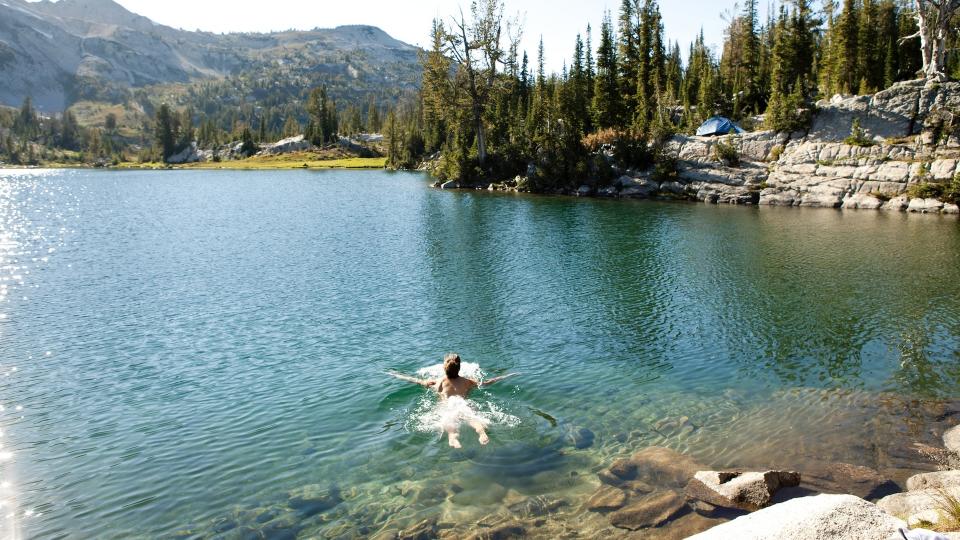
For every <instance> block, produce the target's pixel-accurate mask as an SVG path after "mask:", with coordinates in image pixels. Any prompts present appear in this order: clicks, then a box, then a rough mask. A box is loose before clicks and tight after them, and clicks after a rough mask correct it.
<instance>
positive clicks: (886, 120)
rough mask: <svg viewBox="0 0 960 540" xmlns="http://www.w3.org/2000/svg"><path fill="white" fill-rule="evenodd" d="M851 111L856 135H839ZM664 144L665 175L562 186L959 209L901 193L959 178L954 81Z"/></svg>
mask: <svg viewBox="0 0 960 540" xmlns="http://www.w3.org/2000/svg"><path fill="white" fill-rule="evenodd" d="M854 120H858V121H859V124H860V126H861V128H862V136H861V137H860V138H858V140H856V141H848V139H849V137H850V136H851V127H852V125H853V122H854ZM851 142H853V143H854V144H850V143H851ZM721 143H722V144H729V145H732V146H733V147H734V148H735V149H736V155H737V156H738V158H739V159H738V160H737V161H739V162H738V163H731V162H730V161H729V160H727V161H726V162H724V161H723V160H721V159H720V158H719V157H718V154H719V153H718V152H717V145H718V144H721ZM665 153H666V159H668V160H670V161H672V162H675V164H676V165H675V169H676V175H675V177H673V178H669V179H666V180H660V181H658V180H657V179H655V178H654V175H653V172H652V171H630V170H628V171H621V172H622V173H623V174H622V176H620V178H619V179H617V180H616V181H615V182H614V183H613V184H612V185H610V186H605V187H600V188H595V187H592V186H590V185H583V186H581V187H580V188H579V189H578V190H576V191H575V192H573V193H569V194H571V195H577V196H595V197H616V198H631V199H685V200H693V201H702V202H706V203H713V204H748V205H768V206H803V207H819V208H842V209H845V210H847V209H882V210H894V211H906V212H914V213H934V214H950V215H960V207H958V205H957V204H955V202H951V201H943V200H939V199H937V198H933V197H920V196H911V190H910V188H911V187H913V186H917V185H920V184H940V185H947V184H949V183H950V182H953V181H954V180H955V179H956V178H958V177H960V83H957V82H951V83H927V82H925V81H923V80H917V81H907V82H902V83H898V84H896V85H894V86H892V87H890V88H888V89H886V90H884V91H882V92H879V93H877V94H875V95H873V96H853V97H844V96H835V97H834V98H833V99H831V100H828V101H821V102H819V103H817V111H816V114H815V116H814V120H813V123H812V125H811V128H810V130H809V131H808V132H805V133H803V132H798V133H776V132H772V131H759V132H753V133H746V134H743V135H736V136H728V137H692V136H683V135H678V136H675V137H673V138H672V139H671V140H670V141H668V142H667V144H666V152H665ZM525 183H526V179H525V178H522V177H518V178H516V179H514V180H511V181H509V182H505V183H499V184H488V185H483V186H460V185H459V184H458V183H456V182H447V183H444V184H439V183H438V184H436V186H437V187H442V188H448V189H449V188H461V187H463V188H474V189H477V188H480V189H489V190H492V191H496V190H500V191H524V184H525Z"/></svg>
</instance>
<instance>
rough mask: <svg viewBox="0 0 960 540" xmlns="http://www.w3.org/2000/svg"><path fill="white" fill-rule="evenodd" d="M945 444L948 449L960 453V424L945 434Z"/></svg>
mask: <svg viewBox="0 0 960 540" xmlns="http://www.w3.org/2000/svg"><path fill="white" fill-rule="evenodd" d="M943 444H944V446H946V447H947V450H949V451H951V452H953V453H954V454H960V426H955V427H953V428H950V429H948V430H947V432H946V433H944V434H943Z"/></svg>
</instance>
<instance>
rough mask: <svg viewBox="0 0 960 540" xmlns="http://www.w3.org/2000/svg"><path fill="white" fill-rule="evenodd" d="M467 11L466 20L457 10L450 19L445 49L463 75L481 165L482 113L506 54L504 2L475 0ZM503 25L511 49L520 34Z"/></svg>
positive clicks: (484, 157)
mask: <svg viewBox="0 0 960 540" xmlns="http://www.w3.org/2000/svg"><path fill="white" fill-rule="evenodd" d="M470 15H471V20H470V21H469V22H468V21H467V20H466V17H465V16H464V14H463V11H462V10H461V11H460V18H459V19H455V20H454V21H453V29H454V30H455V32H452V33H450V34H448V35H447V41H448V45H449V47H448V50H449V51H450V53H451V54H452V55H453V58H454V60H456V62H457V65H458V66H459V68H460V69H461V70H462V72H463V74H464V76H465V77H466V85H467V95H468V96H469V98H470V111H471V120H472V124H473V129H474V134H475V135H476V138H477V160H478V161H479V164H480V166H481V167H483V166H484V164H485V163H486V160H487V135H486V128H485V127H484V114H485V113H486V111H487V105H488V104H489V102H490V96H491V94H492V93H493V90H494V86H495V85H496V84H497V67H498V64H503V63H504V57H506V56H507V52H506V50H505V49H504V48H503V46H502V45H501V42H502V41H503V34H504V24H505V23H504V18H503V3H502V2H501V0H476V1H474V2H473V4H471V7H470ZM506 25H507V29H506V30H507V34H508V36H509V37H508V39H509V41H510V42H511V43H510V48H511V49H513V48H515V47H516V44H517V42H519V40H520V36H519V33H518V34H517V35H513V34H512V33H511V32H510V29H511V26H512V25H513V23H512V21H509V22H507V23H506Z"/></svg>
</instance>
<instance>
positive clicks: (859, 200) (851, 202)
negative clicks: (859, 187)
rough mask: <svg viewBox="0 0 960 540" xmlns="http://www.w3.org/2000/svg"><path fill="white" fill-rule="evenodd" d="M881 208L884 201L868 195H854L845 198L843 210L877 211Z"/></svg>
mask: <svg viewBox="0 0 960 540" xmlns="http://www.w3.org/2000/svg"><path fill="white" fill-rule="evenodd" d="M881 206H883V201H881V200H880V199H878V198H876V197H874V196H873V195H868V194H866V193H854V194H848V195H847V196H846V197H844V198H843V206H842V208H843V209H844V210H848V209H851V208H860V209H867V210H877V209H879V208H880V207H881Z"/></svg>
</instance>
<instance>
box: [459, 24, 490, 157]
mask: <svg viewBox="0 0 960 540" xmlns="http://www.w3.org/2000/svg"><path fill="white" fill-rule="evenodd" d="M458 26H459V27H460V36H461V38H462V39H463V65H464V67H465V68H466V70H467V80H468V81H469V83H470V101H471V102H472V107H471V110H472V112H473V124H474V126H475V127H474V129H475V130H476V132H477V161H479V163H480V166H481V167H483V165H484V164H485V163H486V161H487V136H486V132H485V131H484V128H483V111H482V107H481V103H480V92H479V91H478V90H477V73H476V70H475V69H474V67H473V61H472V60H471V58H470V40H469V39H468V38H467V22H466V20H464V18H463V13H462V12H461V13H460V24H459V25H458Z"/></svg>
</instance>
